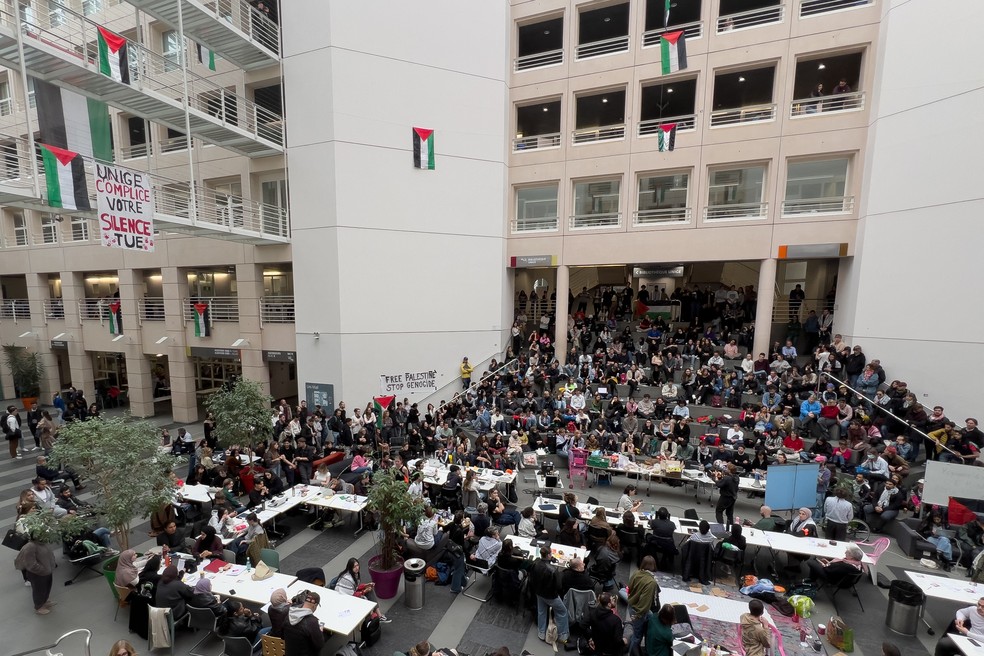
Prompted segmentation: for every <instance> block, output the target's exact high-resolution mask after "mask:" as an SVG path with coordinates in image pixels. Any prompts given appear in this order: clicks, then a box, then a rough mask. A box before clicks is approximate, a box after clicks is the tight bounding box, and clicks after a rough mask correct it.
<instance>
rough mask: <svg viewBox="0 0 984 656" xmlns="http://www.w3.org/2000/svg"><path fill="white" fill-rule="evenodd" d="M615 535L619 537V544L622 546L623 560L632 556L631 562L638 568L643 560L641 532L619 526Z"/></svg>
mask: <svg viewBox="0 0 984 656" xmlns="http://www.w3.org/2000/svg"><path fill="white" fill-rule="evenodd" d="M615 534H616V535H617V536H618V541H619V544H621V546H622V558H623V559H625V558H626V557H627V556H630V555H631V557H632V561H631V562H634V563H635V564H636V566H638V565H639V562H640V561H641V560H642V548H641V542H642V540H641V539H640V536H639V531H637V530H636V529H634V528H626V527H624V526H619V527H617V528H616V529H615Z"/></svg>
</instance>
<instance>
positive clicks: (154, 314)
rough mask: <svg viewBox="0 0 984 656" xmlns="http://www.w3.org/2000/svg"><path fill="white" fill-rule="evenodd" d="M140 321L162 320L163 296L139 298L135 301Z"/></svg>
mask: <svg viewBox="0 0 984 656" xmlns="http://www.w3.org/2000/svg"><path fill="white" fill-rule="evenodd" d="M137 309H138V310H139V312H140V321H141V322H143V321H164V299H163V298H141V299H139V300H138V301H137Z"/></svg>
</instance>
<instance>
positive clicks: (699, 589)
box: [690, 585, 704, 594]
mask: <svg viewBox="0 0 984 656" xmlns="http://www.w3.org/2000/svg"><path fill="white" fill-rule="evenodd" d="M690 591H691V592H696V593H697V594H701V593H702V592H704V588H702V587H700V586H699V585H692V586H690Z"/></svg>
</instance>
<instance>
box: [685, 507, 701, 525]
mask: <svg viewBox="0 0 984 656" xmlns="http://www.w3.org/2000/svg"><path fill="white" fill-rule="evenodd" d="M683 518H684V519H692V520H694V521H697V522H699V521H700V515H698V514H697V511H696V510H695V509H694V508H687V509H686V510H684V511H683Z"/></svg>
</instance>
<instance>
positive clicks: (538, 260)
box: [509, 255, 557, 269]
mask: <svg viewBox="0 0 984 656" xmlns="http://www.w3.org/2000/svg"><path fill="white" fill-rule="evenodd" d="M554 266H557V256H556V255H517V256H515V257H511V258H509V267H510V268H512V269H528V268H530V267H554Z"/></svg>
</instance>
